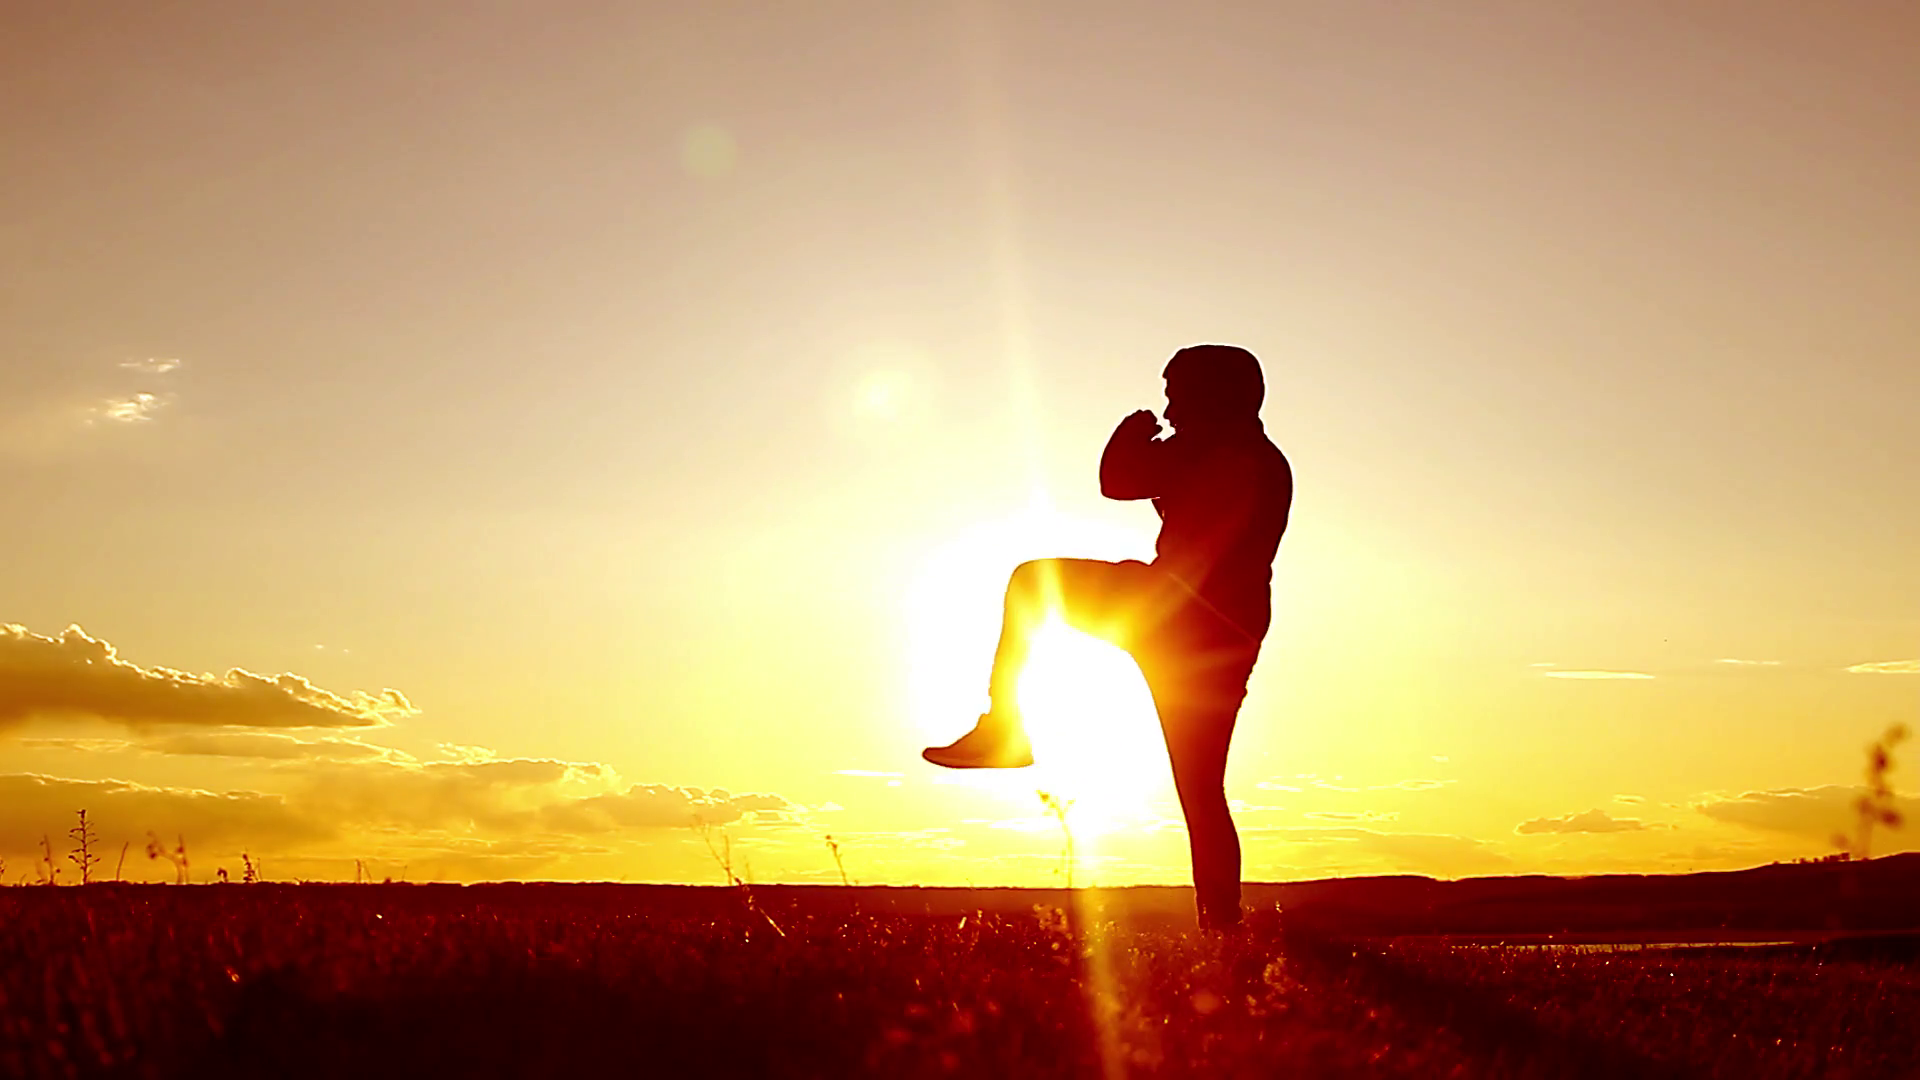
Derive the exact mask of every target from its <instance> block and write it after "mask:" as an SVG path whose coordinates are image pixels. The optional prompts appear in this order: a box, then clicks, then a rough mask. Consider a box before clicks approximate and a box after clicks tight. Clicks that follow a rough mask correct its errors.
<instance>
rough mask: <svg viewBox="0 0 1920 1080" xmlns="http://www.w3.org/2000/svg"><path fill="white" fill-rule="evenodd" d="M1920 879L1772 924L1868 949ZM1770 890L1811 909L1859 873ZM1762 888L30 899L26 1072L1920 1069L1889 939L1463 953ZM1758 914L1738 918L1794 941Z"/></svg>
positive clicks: (17, 908)
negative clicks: (1212, 931) (1203, 900)
mask: <svg viewBox="0 0 1920 1080" xmlns="http://www.w3.org/2000/svg"><path fill="white" fill-rule="evenodd" d="M1915 861H1920V860H1897V861H1896V860H1884V861H1876V862H1884V864H1885V865H1884V866H1874V868H1873V871H1872V872H1871V873H1868V872H1866V871H1865V869H1864V868H1862V869H1860V870H1857V871H1856V872H1855V873H1854V875H1853V878H1852V879H1851V880H1852V881H1853V884H1852V885H1851V886H1844V888H1845V889H1849V890H1851V892H1850V893H1849V895H1851V896H1852V897H1853V901H1851V902H1852V903H1853V905H1854V906H1853V907H1846V906H1844V905H1841V906H1839V907H1834V906H1832V905H1829V907H1828V908H1827V909H1826V915H1820V912H1818V911H1815V910H1813V909H1807V912H1806V913H1807V914H1808V918H1812V917H1813V916H1816V915H1819V916H1820V918H1819V919H1818V920H1816V921H1815V922H1814V923H1813V924H1812V925H1801V926H1787V925H1785V924H1787V923H1792V922H1794V921H1795V919H1794V918H1788V917H1787V916H1786V915H1780V916H1779V917H1778V918H1775V919H1773V920H1772V922H1771V923H1770V924H1769V925H1771V926H1772V927H1773V928H1774V929H1775V930H1776V931H1779V933H1778V934H1777V935H1776V936H1780V937H1789V938H1795V939H1800V938H1804V937H1807V936H1809V935H1825V934H1831V933H1832V931H1833V926H1832V925H1831V924H1832V923H1833V922H1834V921H1835V920H1836V919H1837V920H1839V921H1842V922H1846V921H1849V920H1850V921H1851V922H1853V923H1854V924H1856V925H1852V926H1846V927H1841V929H1843V930H1855V931H1858V930H1861V929H1864V928H1868V924H1871V923H1873V922H1874V921H1875V920H1874V919H1873V918H1870V917H1869V916H1870V915H1871V913H1872V912H1874V911H1879V910H1881V908H1882V906H1883V905H1881V904H1880V901H1886V902H1887V904H1892V903H1893V894H1892V892H1891V891H1890V890H1892V889H1893V888H1894V886H1891V885H1886V884H1885V882H1888V881H1893V880H1895V878H1896V877H1900V876H1901V875H1904V874H1906V873H1907V871H1908V869H1911V868H1910V867H1908V865H1907V864H1908V863H1911V862H1915ZM1769 870H1771V871H1775V872H1776V876H1775V878H1774V879H1770V880H1772V881H1773V884H1774V885H1775V886H1777V888H1776V889H1775V890H1774V891H1775V892H1776V893H1778V894H1779V896H1780V897H1781V898H1782V900H1781V906H1780V907H1779V911H1783V912H1788V913H1789V914H1791V913H1792V912H1796V911H1800V910H1801V909H1799V908H1797V907H1795V906H1794V903H1793V902H1791V896H1794V895H1801V894H1804V895H1808V896H1815V897H1818V896H1824V895H1829V893H1830V891H1831V890H1830V889H1829V886H1830V885H1832V886H1833V887H1834V888H1842V886H1839V885H1835V884H1834V883H1837V882H1841V881H1843V880H1845V879H1843V878H1842V877H1839V876H1835V875H1834V874H1833V873H1832V872H1831V871H1829V870H1827V869H1825V868H1811V867H1808V868H1802V867H1791V868H1769ZM1778 871H1785V873H1784V874H1779V873H1777V872H1778ZM1753 873H1760V872H1758V871H1756V872H1753ZM1874 874H1878V875H1879V876H1878V877H1875V876H1873V875H1874ZM1822 875H1826V876H1822ZM1635 880H1637V881H1639V883H1640V884H1639V886H1638V887H1629V886H1628V885H1626V884H1623V883H1624V882H1631V881H1635ZM1762 880H1769V879H1765V877H1764V875H1763V878H1762ZM1688 881H1692V882H1693V883H1694V884H1693V885H1692V886H1686V885H1685V884H1684V883H1685V882H1688ZM1593 882H1599V883H1600V885H1599V886H1598V892H1597V893H1596V892H1595V891H1594V888H1595V886H1594V885H1593V884H1592V883H1593ZM1809 883H1811V884H1809ZM1751 885H1752V879H1740V878H1738V877H1737V876H1733V877H1728V876H1723V875H1699V876H1694V877H1690V878H1685V879H1682V878H1672V879H1612V878H1609V879H1588V883H1587V884H1585V885H1583V884H1582V883H1581V882H1566V881H1560V880H1558V879H1544V878H1530V879H1507V880H1505V881H1500V880H1495V879H1489V880H1483V881H1481V882H1478V883H1475V882H1459V883H1433V882H1423V881H1421V880H1420V879H1376V880H1375V881H1373V882H1346V883H1340V882H1329V883H1315V884H1312V885H1303V886H1275V887H1255V888H1253V889H1250V896H1251V897H1253V899H1254V901H1255V907H1256V911H1255V916H1254V918H1253V919H1251V920H1250V923H1249V926H1248V928H1247V929H1246V931H1245V932H1243V933H1242V934H1240V935H1237V936H1235V937H1233V938H1229V939H1225V940H1222V939H1218V938H1206V937H1202V936H1200V935H1199V934H1197V933H1195V932H1193V931H1191V930H1190V929H1187V928H1186V926H1185V922H1186V920H1185V918H1184V912H1183V911H1182V910H1181V908H1182V907H1183V905H1184V901H1185V894H1184V892H1183V891H1181V890H1117V891H1115V892H1113V893H1108V894H1103V895H1101V896H1095V897H1092V898H1091V899H1092V900H1093V901H1095V903H1096V904H1097V905H1098V907H1099V910H1089V909H1088V908H1087V907H1085V906H1084V904H1085V903H1086V901H1087V900H1088V899H1090V898H1088V897H1085V896H1082V897H1080V898H1078V900H1079V902H1080V903H1082V905H1083V906H1082V907H1081V909H1080V910H1079V911H1075V912H1071V913H1070V914H1065V915H1063V914H1060V913H1058V912H1057V909H1056V907H1055V905H1059V904H1062V903H1063V902H1064V903H1066V904H1068V905H1069V906H1071V905H1072V904H1073V903H1075V901H1074V900H1070V899H1068V898H1067V896H1066V894H1063V893H1059V892H1037V891H1036V892H1025V891H1020V890H978V891H975V890H912V889H820V888H760V889H754V890H751V891H750V892H749V891H747V890H742V889H676V888H651V887H645V886H619V885H584V886H559V885H497V886H476V887H466V888H461V887H457V886H432V885H426V886H420V885H415V886H407V885H368V886H347V885H274V884H268V885H227V886H186V887H175V886H167V887H162V886H90V887H86V888H59V889H52V888H32V887H22V888H8V889H0V1075H4V1076H22V1077H33V1076H47V1075H51V1076H59V1075H93V1074H98V1073H101V1072H114V1073H121V1074H124V1075H134V1076H173V1075H188V1074H192V1075H196V1076H204V1075H262V1076H286V1075H299V1076H308V1075H327V1076H368V1075H401V1074H407V1075H410V1076H416V1077H417V1076H420V1075H436V1076H438V1075H447V1076H561V1075H579V1074H590V1075H623V1076H624V1075H638V1076H675V1075H698V1076H711V1075H753V1076H757V1075H780V1076H820V1077H830V1076H845V1075H851V1074H876V1075H886V1076H914V1075H929V1076H933V1075H943V1076H944V1075H962V1076H989V1075H990V1076H1017V1075H1087V1076H1100V1075H1108V1076H1117V1075H1139V1074H1147V1073H1161V1074H1171V1075H1204V1076H1275V1075H1302V1076H1463V1077H1464V1076H1595V1077H1600V1076H1605V1077H1619V1076H1661V1075H1670V1076H1726V1077H1741V1078H1749V1077H1766V1076H1809V1077H1811V1076H1856V1077H1864V1076H1888V1077H1896V1076H1915V1075H1920V1039H1916V1038H1915V1037H1914V1036H1913V1033H1912V1029H1911V1018H1912V1017H1913V1016H1915V1015H1920V964H1916V961H1915V955H1914V949H1913V947H1912V944H1911V942H1912V939H1910V938H1907V937H1903V936H1900V935H1897V934H1889V933H1885V932H1884V931H1886V930H1889V929H1892V928H1891V927H1888V926H1885V925H1881V926H1879V927H1878V929H1879V930H1880V931H1883V932H1881V933H1878V934H1874V935H1862V934H1858V933H1856V934H1854V935H1852V936H1847V937H1843V938H1840V939H1837V940H1831V941H1828V942H1827V943H1825V944H1800V945H1795V946H1791V947H1782V946H1771V947H1750V948H1731V947H1723V948H1712V949H1686V950H1673V949H1643V950H1633V951H1614V950H1576V949H1566V948H1544V949H1543V948H1488V947H1485V946H1477V945H1476V946H1463V945H1460V944H1458V943H1457V940H1450V939H1445V938H1437V937H1435V936H1433V935H1435V934H1444V933H1446V932H1448V931H1449V930H1450V929H1460V928H1461V926H1462V925H1465V926H1466V927H1467V928H1468V929H1470V930H1472V931H1474V932H1479V933H1484V932H1486V931H1487V929H1488V927H1489V926H1490V925H1491V923H1490V919H1491V918H1492V916H1491V915H1490V914H1489V913H1490V912H1497V911H1500V910H1502V909H1503V908H1502V905H1505V908H1506V909H1508V910H1509V912H1510V915H1511V918H1510V919H1509V921H1510V922H1515V923H1522V924H1525V923H1532V924H1538V925H1548V924H1551V925H1552V926H1553V927H1554V928H1555V929H1572V928H1574V926H1573V924H1579V925H1580V926H1583V927H1585V936H1589V937H1590V936H1595V935H1596V934H1599V933H1600V931H1599V930H1597V929H1595V928H1596V927H1604V926H1606V925H1608V924H1609V922H1610V921H1611V922H1619V921H1620V920H1621V919H1626V920H1627V921H1629V922H1632V923H1634V924H1635V925H1638V926H1639V927H1640V928H1641V929H1643V930H1645V931H1646V933H1645V934H1644V935H1642V936H1643V937H1655V938H1657V937H1662V936H1667V937H1675V936H1693V937H1698V936H1699V935H1698V934H1692V935H1678V934H1669V935H1662V934H1659V933H1657V932H1655V931H1656V930H1657V929H1658V928H1657V927H1656V926H1655V925H1654V923H1655V922H1656V921H1657V920H1656V919H1655V918H1654V916H1653V914H1652V913H1653V912H1655V911H1657V910H1660V909H1661V906H1662V904H1665V903H1667V902H1668V901H1671V902H1672V903H1673V904H1676V905H1678V906H1677V907H1675V908H1673V909H1672V910H1674V911H1679V912H1682V913H1684V914H1685V915H1686V918H1685V919H1684V920H1682V921H1683V922H1685V923H1687V926H1686V927H1681V924H1680V923H1670V925H1671V926H1674V927H1679V928H1682V929H1687V928H1691V929H1698V928H1699V926H1700V925H1701V924H1702V920H1705V921H1706V922H1711V921H1712V920H1711V919H1708V918H1707V916H1710V915H1712V914H1713V912H1712V911H1711V910H1708V909H1706V908H1702V907H1700V906H1699V905H1700V903H1702V902H1703V901H1701V900H1700V897H1704V896H1710V895H1713V894H1716V893H1719V892H1724V891H1727V890H1728V889H1733V890H1734V891H1739V892H1752V891H1753V890H1752V888H1751ZM1801 886H1805V888H1801ZM1690 889H1691V890H1692V891H1691V892H1690V891H1689V890H1690ZM1796 889H1799V890H1800V891H1799V892H1798V893H1796V891H1795V890H1796ZM1274 890H1279V891H1277V892H1276V891H1274ZM1548 894H1552V896H1553V897H1558V899H1557V900H1556V899H1553V898H1550V897H1549V896H1548ZM1833 895H1838V894H1833ZM1276 896H1278V897H1283V898H1286V901H1287V906H1286V907H1285V910H1284V911H1282V912H1278V913H1276V912H1275V910H1274V903H1273V900H1274V897H1276ZM1369 897H1370V898H1371V902H1367V901H1368V898H1369ZM1862 897H1865V898H1866V899H1865V900H1862V899H1861V898H1862ZM1876 897H1877V899H1876ZM1663 898H1664V899H1663ZM1911 899H1912V897H1911V896H1910V895H1909V897H1908V900H1911ZM1561 901H1568V902H1561ZM1869 901H1871V902H1869ZM1895 907H1897V905H1895V906H1893V907H1886V911H1888V912H1892V911H1894V910H1895ZM1728 910H1733V909H1728ZM1739 910H1740V911H1744V912H1745V913H1746V914H1745V915H1744V916H1740V917H1739V918H1734V919H1730V920H1728V919H1723V920H1721V921H1722V922H1740V921H1742V919H1744V920H1745V921H1747V922H1754V921H1759V922H1767V920H1765V919H1759V918H1758V917H1757V916H1756V915H1755V912H1757V911H1759V908H1754V907H1750V908H1742V909H1739ZM1905 910H1907V911H1909V912H1913V911H1914V908H1913V907H1912V905H1911V904H1909V905H1907V907H1906V908H1905ZM1835 911H1838V912H1840V914H1839V915H1838V916H1835V915H1833V912H1835ZM1608 912H1612V913H1613V914H1612V915H1608V914H1607V913H1608ZM1776 914H1777V913H1776ZM1523 915H1524V916H1527V917H1522V916H1523ZM1808 918H1803V919H1799V920H1798V921H1799V922H1801V923H1807V922H1808ZM1878 921H1879V922H1880V923H1885V922H1886V921H1887V920H1886V919H1880V920H1878ZM1396 922H1398V923H1399V925H1397V926H1396V925H1394V924H1395V923H1396ZM1727 929H1728V932H1727V933H1726V934H1725V936H1726V937H1729V938H1731V937H1739V936H1743V935H1742V934H1741V933H1738V932H1736V931H1737V930H1738V928H1737V927H1729V928H1727ZM1399 930H1406V931H1413V932H1415V935H1416V936H1389V935H1391V934H1393V933H1394V932H1395V931H1399ZM1382 931H1384V932H1385V933H1382ZM1517 932H1539V931H1538V930H1537V927H1536V928H1534V929H1528V928H1526V927H1522V928H1521V930H1520V931H1517ZM1744 936H1747V937H1750V938H1751V937H1753V936H1755V935H1754V934H1745V935H1744ZM1760 936H1765V935H1760Z"/></svg>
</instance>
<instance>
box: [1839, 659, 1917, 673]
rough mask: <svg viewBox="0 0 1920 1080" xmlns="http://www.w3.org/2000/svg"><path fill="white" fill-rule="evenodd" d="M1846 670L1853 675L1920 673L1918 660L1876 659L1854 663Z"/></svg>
mask: <svg viewBox="0 0 1920 1080" xmlns="http://www.w3.org/2000/svg"><path fill="white" fill-rule="evenodd" d="M1847 671H1849V672H1851V673H1852V674H1855V675H1920V660H1876V661H1874V662H1873V663H1871V664H1855V665H1853V666H1852V667H1850V668H1848V669H1847Z"/></svg>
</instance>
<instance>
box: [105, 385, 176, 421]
mask: <svg viewBox="0 0 1920 1080" xmlns="http://www.w3.org/2000/svg"><path fill="white" fill-rule="evenodd" d="M171 404H173V395H171V394H167V395H161V394H149V393H145V392H141V393H138V394H132V395H130V396H127V397H119V398H108V399H107V400H105V401H103V402H101V403H100V405H99V407H98V408H97V409H95V410H94V415H95V416H96V417H98V418H99V419H102V420H109V421H112V422H113V423H116V424H143V423H146V422H147V421H149V420H152V419H153V414H154V413H157V412H159V411H160V410H161V409H164V408H166V407H167V406H168V405H171Z"/></svg>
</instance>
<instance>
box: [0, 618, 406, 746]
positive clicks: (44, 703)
mask: <svg viewBox="0 0 1920 1080" xmlns="http://www.w3.org/2000/svg"><path fill="white" fill-rule="evenodd" d="M413 711H414V710H413V706H412V705H411V704H409V703H408V701H407V699H406V698H405V697H402V696H401V694H400V692H399V691H397V690H383V691H381V692H380V694H378V695H371V694H359V693H356V694H353V695H352V696H350V697H342V696H340V695H338V694H335V693H332V692H330V691H327V690H322V689H321V688H319V687H317V686H315V685H313V684H312V683H310V682H308V681H307V680H306V679H304V678H301V677H300V676H298V675H293V674H285V675H271V676H269V675H256V674H254V673H252V672H250V671H242V670H240V669H238V668H235V669H233V670H231V671H229V672H227V673H226V674H225V675H195V674H192V673H190V672H185V671H174V670H171V669H169V668H162V667H152V668H146V667H141V666H139V665H137V664H131V663H128V662H127V661H125V660H122V659H120V658H119V656H118V655H117V654H116V652H115V650H114V647H113V646H112V645H110V644H108V643H107V642H105V641H102V640H100V639H99V638H95V637H89V636H88V635H87V633H86V631H84V630H82V629H80V628H79V627H77V626H71V627H68V628H67V630H66V632H65V633H63V634H61V635H60V636H59V637H57V638H51V637H42V636H40V635H38V634H33V633H29V632H28V631H27V629H26V628H25V627H22V626H12V625H0V729H4V728H6V727H9V726H13V725H17V724H20V723H22V722H24V721H26V720H27V719H28V718H30V717H35V716H91V717H98V718H100V719H104V720H109V721H113V722H117V723H122V724H126V725H128V726H132V727H141V726H146V725H155V724H185V725H196V726H203V727H254V728H354V727H376V726H379V725H382V724H385V723H387V722H389V721H390V720H391V719H392V718H394V717H396V716H405V715H409V714H411V713H412V712H413Z"/></svg>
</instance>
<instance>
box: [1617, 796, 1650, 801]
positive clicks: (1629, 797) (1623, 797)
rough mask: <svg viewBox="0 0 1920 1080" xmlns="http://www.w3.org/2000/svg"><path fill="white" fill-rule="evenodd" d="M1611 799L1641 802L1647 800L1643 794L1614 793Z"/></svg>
mask: <svg viewBox="0 0 1920 1080" xmlns="http://www.w3.org/2000/svg"><path fill="white" fill-rule="evenodd" d="M1613 801H1614V802H1617V803H1643V802H1646V801H1647V797H1646V796H1645V795H1615V796H1614V797H1613Z"/></svg>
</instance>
